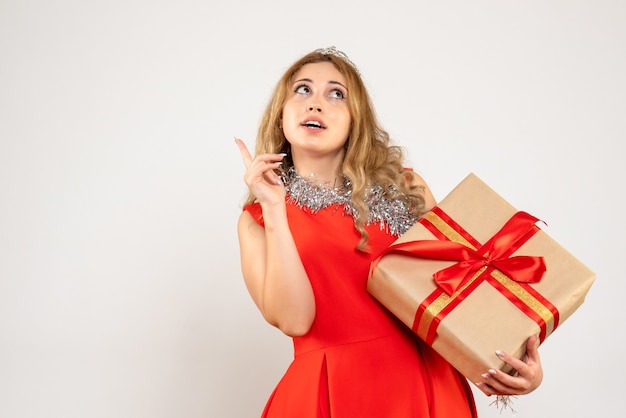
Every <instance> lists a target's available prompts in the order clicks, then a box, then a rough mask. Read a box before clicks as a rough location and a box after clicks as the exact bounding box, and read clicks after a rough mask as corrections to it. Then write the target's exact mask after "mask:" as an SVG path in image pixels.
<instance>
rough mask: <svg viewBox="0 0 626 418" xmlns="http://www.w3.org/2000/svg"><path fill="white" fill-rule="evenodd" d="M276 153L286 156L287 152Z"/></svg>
mask: <svg viewBox="0 0 626 418" xmlns="http://www.w3.org/2000/svg"><path fill="white" fill-rule="evenodd" d="M278 155H282V156H283V157H286V156H287V154H286V153H284V152H281V153H280V154H278Z"/></svg>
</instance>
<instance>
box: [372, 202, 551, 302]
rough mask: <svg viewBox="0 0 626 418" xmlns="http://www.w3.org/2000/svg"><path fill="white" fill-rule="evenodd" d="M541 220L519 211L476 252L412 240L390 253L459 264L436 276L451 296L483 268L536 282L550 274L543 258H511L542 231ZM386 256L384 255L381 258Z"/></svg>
mask: <svg viewBox="0 0 626 418" xmlns="http://www.w3.org/2000/svg"><path fill="white" fill-rule="evenodd" d="M538 220H539V219H537V218H535V217H534V216H532V215H530V214H528V213H526V212H517V213H516V214H515V215H513V216H512V217H511V219H509V221H507V223H506V224H505V225H504V226H503V227H502V228H501V229H500V231H498V232H497V233H496V234H495V235H494V236H493V237H492V238H491V239H490V240H489V241H487V242H486V243H485V244H484V245H482V246H481V247H480V248H477V249H473V248H470V247H467V246H465V245H463V244H460V243H457V242H453V241H442V240H422V241H409V242H403V243H399V244H394V245H392V246H390V247H389V248H388V249H387V250H386V251H385V254H387V253H396V254H403V255H409V256H412V257H417V258H429V259H437V260H448V261H457V263H455V264H453V265H451V266H449V267H447V268H444V269H442V270H440V271H438V272H436V273H435V274H434V275H433V278H434V280H435V282H436V283H437V286H439V287H440V288H441V289H442V290H443V291H444V292H446V293H447V294H448V295H452V294H453V293H454V292H456V291H457V290H458V289H460V288H461V287H462V286H463V285H464V284H465V283H466V282H467V281H468V280H469V279H471V277H472V276H473V275H474V274H475V273H476V272H477V271H478V270H480V269H481V268H483V267H489V266H492V267H494V268H495V269H498V270H500V271H501V272H502V273H504V274H505V275H507V276H508V277H510V278H511V279H512V280H515V281H517V282H521V283H536V282H539V281H540V280H541V278H542V277H543V274H544V273H545V271H546V265H545V261H544V259H543V257H538V256H515V257H511V254H513V253H514V252H515V251H516V250H517V249H518V248H519V247H520V246H521V245H522V244H523V243H524V242H526V241H527V240H528V239H529V237H530V236H532V235H533V234H535V232H536V231H537V230H538V228H537V226H536V225H535V223H536V222H537V221H538ZM381 257H382V256H381Z"/></svg>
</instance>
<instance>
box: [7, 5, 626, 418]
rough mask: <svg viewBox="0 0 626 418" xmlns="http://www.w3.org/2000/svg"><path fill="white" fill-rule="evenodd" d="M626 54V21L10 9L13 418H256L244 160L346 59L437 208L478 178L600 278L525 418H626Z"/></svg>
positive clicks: (608, 15)
mask: <svg viewBox="0 0 626 418" xmlns="http://www.w3.org/2000/svg"><path fill="white" fill-rule="evenodd" d="M218 3H221V4H219V5H218ZM625 44H626V3H624V2H623V1H620V0H614V1H609V0H594V1H591V0H589V1H582V0H568V1H565V0H559V1H549V0H548V1H536V0H529V1H507V0H492V1H486V0H485V1H471V2H469V1H461V0H457V1H438V2H435V1H384V2H382V1H369V0H351V1H337V0H320V1H317V2H294V1H291V0H279V1H254V0H247V1H230V2H211V1H206V0H205V1H194V0H177V1H172V0H152V1H148V0H125V1H120V0H110V1H99V2H95V1H70V0H57V1H43V0H19V1H18V0H0V417H2V418H35V417H55V418H56V417H59V418H61V417H63V418H69V417H76V418H85V417H90V418H91V417H93V418H100V417H106V418H109V417H116V418H142V417H149V418H160V417H176V418H180V417H184V418H196V417H220V418H221V417H255V416H259V414H260V412H261V409H262V407H263V405H264V403H265V400H266V399H267V397H268V395H269V394H270V392H271V390H272V388H273V387H274V385H275V384H276V382H277V381H278V379H279V378H280V376H281V375H282V373H283V372H284V370H285V368H286V366H287V364H288V363H289V361H290V357H291V342H290V340H289V339H288V338H286V337H284V336H283V335H282V334H280V332H278V331H277V330H275V329H273V328H271V327H270V326H269V325H267V324H265V323H264V322H263V320H262V318H261V316H260V314H259V313H258V312H257V311H256V308H255V307H254V304H253V303H252V300H251V299H250V297H249V296H248V294H247V292H246V290H245V287H244V285H243V281H242V279H241V274H240V270H239V256H238V246H237V238H236V228H235V226H236V220H237V217H238V216H239V213H240V210H241V203H242V200H243V198H244V196H245V192H246V189H245V185H244V184H243V181H242V175H243V165H242V163H241V160H240V157H239V154H238V151H237V149H236V146H235V144H234V142H233V137H234V136H235V135H236V136H240V137H242V138H244V139H245V140H246V141H247V143H248V144H249V145H250V146H251V147H252V146H253V143H254V137H255V133H256V128H257V124H258V122H259V119H260V116H261V113H262V111H263V108H264V106H265V103H266V102H267V100H268V99H269V96H270V93H271V91H272V89H273V87H274V84H275V82H276V81H277V80H278V78H279V77H280V75H281V74H282V72H283V71H284V70H285V69H286V67H287V66H288V65H289V64H291V63H292V62H293V61H294V60H296V59H297V58H299V57H300V56H301V55H303V54H305V53H307V52H309V51H311V50H313V49H315V48H318V47H325V46H330V45H336V46H337V47H338V48H340V49H342V50H344V51H346V52H347V53H348V54H349V56H350V57H351V59H352V60H353V61H354V62H355V63H357V65H358V66H359V68H360V70H361V72H362V74H363V76H364V79H365V82H366V84H367V86H368V87H369V89H370V93H371V95H372V98H373V100H374V103H375V105H376V108H377V111H378V114H379V116H380V119H381V121H382V123H383V125H384V126H385V127H386V128H387V129H388V130H389V131H390V133H391V135H392V137H393V138H394V140H395V141H396V143H398V144H400V145H403V146H405V147H406V149H407V151H408V156H409V161H408V162H407V164H408V165H410V166H412V167H414V168H415V169H416V170H417V171H418V172H420V173H421V174H422V175H423V176H424V177H425V178H426V180H427V181H428V182H429V183H430V185H431V188H432V189H433V191H434V193H435V195H436V197H437V198H438V199H441V198H443V197H444V196H445V195H446V194H447V193H448V191H450V190H451V189H452V187H453V186H454V185H456V184H457V183H458V182H459V181H460V180H461V179H462V178H463V177H465V175H466V174H467V173H469V172H470V171H473V172H475V173H476V174H477V175H478V176H479V177H481V178H482V179H483V180H484V181H485V182H487V183H488V184H490V185H491V186H492V187H493V188H494V189H495V190H497V191H498V192H499V193H500V194H501V195H502V196H503V197H505V198H506V199H507V200H509V202H511V203H512V204H513V205H515V206H516V207H518V208H519V209H523V210H527V211H529V212H531V213H533V214H534V215H536V216H538V217H540V218H541V219H543V220H545V221H546V222H547V223H548V227H546V228H545V229H546V230H547V232H548V233H549V234H550V235H551V236H552V237H554V238H555V239H556V240H557V241H559V242H560V243H561V244H562V245H563V246H565V247H566V248H567V249H569V250H570V251H571V252H572V253H573V254H574V255H576V256H577V257H578V258H580V259H581V261H583V262H584V263H585V264H587V265H588V266H589V267H590V268H591V269H592V270H594V271H595V272H596V273H597V276H598V279H597V281H596V283H595V284H594V287H593V288H592V289H591V291H590V293H589V295H588V297H587V300H586V302H585V304H584V305H583V306H582V307H581V308H580V309H579V310H578V311H577V312H576V313H575V314H574V315H573V316H572V317H571V318H570V319H569V320H568V321H567V322H566V323H564V324H563V325H562V327H561V328H559V329H558V330H557V331H556V333H555V334H553V335H552V336H551V337H550V338H549V339H548V341H547V342H546V344H544V345H543V346H542V348H541V353H542V360H543V363H544V369H545V379H544V383H543V385H542V386H541V387H540V388H539V389H538V390H537V391H535V392H534V393H532V394H531V395H528V396H525V397H522V398H519V399H518V400H517V401H516V406H517V410H518V414H517V416H518V417H533V418H543V417H546V418H547V417H568V418H586V417H592V416H599V417H600V416H601V417H619V416H623V414H624V412H623V411H624V402H623V394H624V390H625V389H626V385H625V384H624V374H625V372H626V367H625V366H624V361H623V349H622V341H623V339H624V337H625V335H624V334H625V332H624V322H625V320H626V315H625V308H624V301H625V297H626V285H625V284H624V269H625V267H624V265H623V260H624V236H625V234H626V228H625V225H624V216H625V215H624V209H623V208H624V206H623V204H622V202H623V199H624V196H623V195H624V179H625V175H624V174H625V169H624V157H625V156H626V153H625V152H624V140H625V139H626V122H625V120H626V118H625V116H626V100H625V97H626V81H625V79H626V77H625V76H624V75H625V74H626V46H625ZM476 397H477V403H478V406H479V412H480V414H481V416H482V417H499V416H501V415H500V414H499V412H498V411H497V409H495V408H494V407H493V406H489V402H490V401H491V399H488V398H486V397H484V396H483V395H482V394H481V393H477V395H476ZM502 416H510V414H509V413H507V412H505V413H503V415H502Z"/></svg>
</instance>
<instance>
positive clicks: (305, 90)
mask: <svg viewBox="0 0 626 418" xmlns="http://www.w3.org/2000/svg"><path fill="white" fill-rule="evenodd" d="M310 92H311V89H310V88H309V86H306V85H304V84H303V85H301V86H298V87H296V93H299V94H309V93H310Z"/></svg>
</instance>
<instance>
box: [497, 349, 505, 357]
mask: <svg viewBox="0 0 626 418" xmlns="http://www.w3.org/2000/svg"><path fill="white" fill-rule="evenodd" d="M496 356H498V357H504V353H503V352H502V351H500V350H496Z"/></svg>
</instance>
